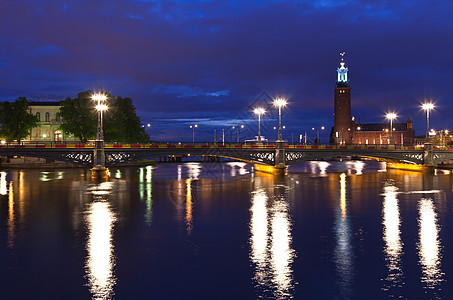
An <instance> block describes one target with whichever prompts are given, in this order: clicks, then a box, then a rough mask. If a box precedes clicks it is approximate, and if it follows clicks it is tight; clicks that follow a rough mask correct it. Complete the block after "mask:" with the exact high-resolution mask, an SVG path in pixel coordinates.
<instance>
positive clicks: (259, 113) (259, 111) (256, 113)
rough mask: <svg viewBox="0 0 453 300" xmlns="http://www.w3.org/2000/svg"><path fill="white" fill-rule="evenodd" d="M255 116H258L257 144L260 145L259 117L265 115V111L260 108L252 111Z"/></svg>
mask: <svg viewBox="0 0 453 300" xmlns="http://www.w3.org/2000/svg"><path fill="white" fill-rule="evenodd" d="M253 112H254V113H255V115H258V143H261V115H264V114H265V113H266V110H264V108H262V107H257V108H255V109H254V110H253Z"/></svg>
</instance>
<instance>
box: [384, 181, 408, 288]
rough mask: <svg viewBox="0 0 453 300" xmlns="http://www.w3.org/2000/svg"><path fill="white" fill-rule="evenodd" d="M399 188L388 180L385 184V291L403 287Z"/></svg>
mask: <svg viewBox="0 0 453 300" xmlns="http://www.w3.org/2000/svg"><path fill="white" fill-rule="evenodd" d="M397 194H398V188H397V187H395V186H394V185H393V182H392V181H388V182H387V183H386V184H385V186H384V201H383V204H382V224H383V225H384V236H383V238H384V242H385V245H384V252H385V259H386V262H387V263H386V265H387V270H388V273H387V277H386V278H385V282H386V283H385V285H384V287H383V290H384V291H387V290H389V289H390V288H392V287H399V288H400V287H401V286H402V283H403V281H402V280H403V269H402V265H401V255H402V249H403V243H402V242H401V237H400V235H401V231H400V224H401V221H400V213H399V206H398V198H397Z"/></svg>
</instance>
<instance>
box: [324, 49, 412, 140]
mask: <svg viewBox="0 0 453 300" xmlns="http://www.w3.org/2000/svg"><path fill="white" fill-rule="evenodd" d="M341 56H342V58H341V62H340V67H339V68H337V81H336V87H335V88H334V128H333V135H334V136H333V139H332V137H331V140H333V141H334V143H335V144H337V145H344V144H346V145H349V144H393V145H412V144H414V143H415V131H414V129H413V121H412V118H411V117H410V116H409V119H408V120H407V122H406V123H393V124H392V128H390V124H387V123H370V124H360V122H359V124H356V122H355V119H354V118H353V117H352V116H351V87H350V86H349V77H348V68H347V67H346V66H345V62H344V52H343V53H341Z"/></svg>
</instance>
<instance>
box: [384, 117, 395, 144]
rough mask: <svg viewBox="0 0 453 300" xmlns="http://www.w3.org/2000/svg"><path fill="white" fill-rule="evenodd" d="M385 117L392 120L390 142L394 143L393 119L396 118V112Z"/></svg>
mask: <svg viewBox="0 0 453 300" xmlns="http://www.w3.org/2000/svg"><path fill="white" fill-rule="evenodd" d="M385 117H386V118H387V119H389V120H390V144H391V145H393V120H394V119H396V114H395V113H393V112H392V113H388V114H387V115H386V116H385Z"/></svg>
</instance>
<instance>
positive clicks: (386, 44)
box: [0, 0, 453, 139]
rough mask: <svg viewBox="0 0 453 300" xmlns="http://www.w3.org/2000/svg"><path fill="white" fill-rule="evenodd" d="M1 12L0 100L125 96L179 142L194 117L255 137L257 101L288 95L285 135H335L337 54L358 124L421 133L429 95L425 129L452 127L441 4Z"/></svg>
mask: <svg viewBox="0 0 453 300" xmlns="http://www.w3.org/2000/svg"><path fill="white" fill-rule="evenodd" d="M0 11H2V12H3V14H2V18H1V19H0V82H1V83H2V95H1V96H2V97H3V98H5V99H13V98H15V97H18V96H22V95H34V96H36V95H38V94H39V95H41V96H42V95H50V96H51V97H52V96H54V97H55V96H57V95H65V96H66V95H75V94H77V92H79V91H82V90H87V89H94V88H96V87H97V86H99V85H100V86H101V87H103V88H105V89H106V90H108V91H109V92H110V93H112V94H114V95H121V96H128V97H132V98H133V99H134V104H135V106H136V107H137V111H138V113H139V115H140V116H141V117H142V119H143V120H144V122H151V123H152V124H153V125H152V126H153V127H152V129H153V132H154V133H155V136H156V137H158V138H162V139H165V138H167V137H171V138H179V139H180V138H183V137H185V136H186V135H187V132H186V131H187V126H188V125H189V124H190V123H194V122H198V121H199V120H200V119H201V120H202V122H201V123H202V124H201V125H202V126H200V128H199V135H200V138H201V137H205V138H206V139H208V138H209V137H211V136H212V132H213V130H221V129H222V127H225V128H228V127H232V126H233V125H232V124H239V123H247V124H250V135H252V134H253V132H252V131H253V126H252V124H253V123H254V122H255V120H254V116H253V115H252V114H251V113H250V106H251V105H253V103H254V101H255V100H256V98H257V97H258V96H259V95H260V94H261V92H262V91H267V92H269V94H270V95H272V96H276V95H277V94H278V92H283V93H284V94H285V95H286V96H288V98H289V101H290V105H289V106H288V109H287V110H286V111H285V114H284V118H285V119H284V120H285V123H286V124H287V131H288V133H289V132H293V133H294V134H299V133H303V132H305V131H310V130H311V128H312V127H316V126H321V125H324V126H326V127H330V126H332V123H333V115H332V113H333V87H334V84H335V78H336V71H335V69H336V67H337V64H338V61H339V56H338V53H339V52H340V51H346V52H347V54H346V62H347V65H348V67H349V68H350V78H351V86H352V96H353V100H352V102H353V114H354V115H355V116H358V115H359V114H360V118H361V121H362V122H367V121H369V122H380V121H383V115H384V114H385V112H386V111H387V110H389V109H391V110H393V109H394V110H396V111H398V112H399V113H400V114H401V119H402V120H405V119H407V117H408V116H409V114H412V116H413V117H414V123H415V128H416V130H417V131H418V133H420V134H422V133H423V128H424V124H425V123H424V122H425V120H424V115H423V113H421V112H420V110H419V102H420V101H422V100H423V99H424V98H425V97H432V98H433V99H435V100H436V102H437V105H438V107H439V109H438V111H437V113H435V115H434V117H435V118H433V120H432V126H434V127H438V128H441V127H442V128H448V127H450V126H452V124H451V123H450V121H449V117H448V114H447V111H449V110H451V109H453V107H452V106H453V104H452V103H453V102H452V101H451V92H450V89H449V87H450V85H451V82H452V80H453V78H452V77H453V75H452V74H453V73H452V72H451V70H450V69H451V67H450V66H451V65H452V64H453V58H452V55H451V53H453V35H452V30H453V23H452V22H451V20H450V19H451V14H452V12H453V4H452V2H451V1H448V0H445V1H423V0H415V1H390V0H384V1H371V0H369V1H368V0H343V1H338V0H337V1H333V0H320V1H277V0H275V1H272V0H270V1H239V0H238V1H220V0H219V1H216V0H213V1H202V0H200V1H182V0H179V1H171V0H165V1H158V0H153V1H119V0H110V1H100V0H94V1H80V0H71V1H64V2H62V1H56V0H47V1H31V0H30V1H22V0H18V1H1V2H0ZM265 118H266V117H265ZM268 118H269V122H273V121H275V117H274V116H269V117H268ZM167 119H184V120H185V121H178V122H176V121H168V122H166V120H167ZM186 119H189V120H186ZM191 120H193V122H191ZM222 124H224V125H223V126H222ZM268 127H269V128H271V129H272V127H273V126H270V125H269V126H268ZM265 131H266V129H265ZM189 133H190V132H189ZM266 134H269V135H270V134H273V131H272V130H269V131H268V132H266ZM323 135H324V136H327V135H328V130H327V131H326V132H325V133H323Z"/></svg>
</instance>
